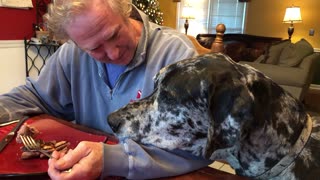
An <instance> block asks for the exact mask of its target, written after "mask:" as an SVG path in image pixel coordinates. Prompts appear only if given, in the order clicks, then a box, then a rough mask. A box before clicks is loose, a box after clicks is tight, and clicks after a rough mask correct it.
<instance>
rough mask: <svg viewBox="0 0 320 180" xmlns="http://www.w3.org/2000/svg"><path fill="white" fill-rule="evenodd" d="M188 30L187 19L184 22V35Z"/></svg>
mask: <svg viewBox="0 0 320 180" xmlns="http://www.w3.org/2000/svg"><path fill="white" fill-rule="evenodd" d="M188 28H189V21H188V19H186V21H185V22H184V29H185V33H186V34H187V33H188Z"/></svg>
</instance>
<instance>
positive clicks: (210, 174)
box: [0, 115, 247, 180]
mask: <svg viewBox="0 0 320 180" xmlns="http://www.w3.org/2000/svg"><path fill="white" fill-rule="evenodd" d="M30 120H31V121H37V120H43V122H44V121H45V120H46V121H48V120H50V121H52V120H54V121H57V122H59V123H60V124H63V126H64V125H66V126H67V127H72V128H74V129H76V130H77V131H78V130H80V131H81V132H86V133H90V134H95V135H100V136H101V135H104V136H107V137H108V140H107V143H109V142H115V141H117V140H116V138H114V137H113V136H110V135H109V134H106V133H103V132H100V131H97V130H93V129H90V128H86V127H84V126H80V125H76V124H73V123H70V122H67V121H64V120H61V119H57V118H54V117H52V116H48V115H40V116H35V117H32V118H30ZM28 122H29V120H28ZM13 126H14V125H12V128H13ZM3 128H4V127H0V133H4V130H3ZM6 128H7V129H8V127H6ZM1 130H2V131H1ZM9 131H10V129H9V130H8V132H9ZM0 135H1V134H0ZM1 137H3V134H2V136H0V138H1ZM11 143H15V142H11ZM1 153H2V152H0V158H1V155H2V154H1ZM0 179H33V180H37V179H39V180H47V179H50V178H49V177H48V175H47V173H46V172H43V173H38V174H32V175H29V174H23V175H18V176H17V175H14V176H8V175H7V174H0ZM107 179H109V180H115V179H124V178H120V177H110V178H107ZM162 179H168V180H193V179H194V180H209V179H210V180H214V179H218V180H245V179H247V178H244V177H240V176H237V175H233V174H229V173H226V172H223V171H219V170H216V169H213V168H210V167H205V168H202V169H200V170H197V171H194V172H190V173H187V174H184V175H180V176H176V177H169V178H160V180H162Z"/></svg>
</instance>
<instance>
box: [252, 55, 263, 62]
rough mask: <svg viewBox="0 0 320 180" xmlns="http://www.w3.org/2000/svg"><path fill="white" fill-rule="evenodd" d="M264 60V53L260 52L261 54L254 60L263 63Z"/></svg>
mask: <svg viewBox="0 0 320 180" xmlns="http://www.w3.org/2000/svg"><path fill="white" fill-rule="evenodd" d="M264 60H265V55H263V54H262V55H261V56H259V57H258V58H257V59H256V60H255V61H254V62H255V63H263V62H264Z"/></svg>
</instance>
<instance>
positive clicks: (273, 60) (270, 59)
mask: <svg viewBox="0 0 320 180" xmlns="http://www.w3.org/2000/svg"><path fill="white" fill-rule="evenodd" d="M289 44H291V41H290V40H289V39H286V40H283V41H279V42H276V43H273V44H271V46H269V48H268V49H267V50H266V52H265V59H264V61H263V62H262V63H266V64H278V62H279V57H280V54H281V52H282V50H283V49H284V48H285V47H286V46H288V45H289Z"/></svg>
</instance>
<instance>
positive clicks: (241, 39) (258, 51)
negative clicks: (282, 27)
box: [196, 34, 282, 62]
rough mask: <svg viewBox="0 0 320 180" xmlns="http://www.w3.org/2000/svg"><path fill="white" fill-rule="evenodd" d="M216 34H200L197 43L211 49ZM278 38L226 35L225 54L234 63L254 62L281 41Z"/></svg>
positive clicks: (224, 36) (224, 40)
mask: <svg viewBox="0 0 320 180" xmlns="http://www.w3.org/2000/svg"><path fill="white" fill-rule="evenodd" d="M215 38H216V35H215V34H198V35H197V36H196V39H197V41H198V42H199V44H201V45H202V46H203V47H205V48H208V49H211V45H212V43H213V42H214V39H215ZM281 40H282V38H278V37H264V36H254V35H249V34H224V35H223V43H224V51H225V52H224V53H226V54H227V55H229V56H230V57H231V58H232V59H233V60H234V61H236V62H239V61H254V60H255V59H257V58H258V57H259V56H260V55H262V54H263V53H264V52H265V50H266V49H267V47H268V46H270V45H271V44H272V43H275V42H279V41H281Z"/></svg>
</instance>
